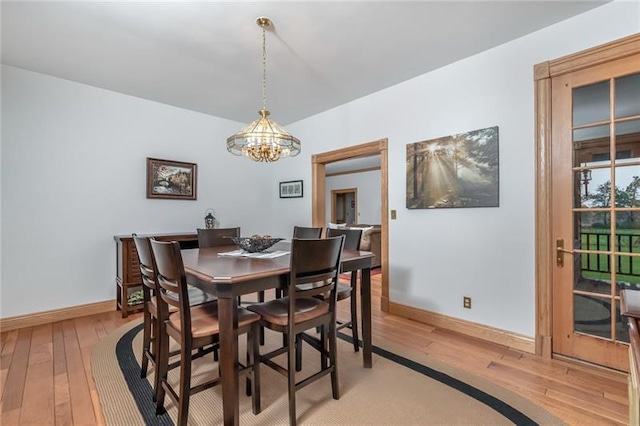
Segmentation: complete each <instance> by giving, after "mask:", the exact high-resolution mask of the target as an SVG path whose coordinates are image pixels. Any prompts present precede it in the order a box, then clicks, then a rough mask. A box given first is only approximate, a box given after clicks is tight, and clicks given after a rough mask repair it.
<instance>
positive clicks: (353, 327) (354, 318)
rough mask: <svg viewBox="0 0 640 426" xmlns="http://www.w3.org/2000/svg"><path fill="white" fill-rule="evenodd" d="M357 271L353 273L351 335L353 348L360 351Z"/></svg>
mask: <svg viewBox="0 0 640 426" xmlns="http://www.w3.org/2000/svg"><path fill="white" fill-rule="evenodd" d="M357 274H358V273H357V272H352V273H351V335H352V337H353V350H354V351H356V352H358V351H359V350H360V343H359V341H358V303H357V302H358V298H357V295H358V294H357V292H356V288H357V285H356V283H357V280H358V276H357Z"/></svg>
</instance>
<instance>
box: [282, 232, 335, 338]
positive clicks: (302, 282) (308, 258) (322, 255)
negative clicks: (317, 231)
mask: <svg viewBox="0 0 640 426" xmlns="http://www.w3.org/2000/svg"><path fill="white" fill-rule="evenodd" d="M344 240H345V237H344V236H342V235H341V236H338V237H331V238H317V239H306V238H294V239H293V240H292V241H291V272H290V278H289V292H288V294H289V302H290V309H289V316H290V318H289V325H290V326H293V325H294V320H293V316H294V313H295V311H296V309H295V304H296V300H297V299H299V298H304V297H312V296H315V295H320V294H329V295H330V297H329V300H328V302H329V304H330V308H329V311H334V310H335V303H336V301H337V298H336V286H337V283H338V274H339V271H340V258H341V256H342V249H343V246H344ZM325 300H326V299H325Z"/></svg>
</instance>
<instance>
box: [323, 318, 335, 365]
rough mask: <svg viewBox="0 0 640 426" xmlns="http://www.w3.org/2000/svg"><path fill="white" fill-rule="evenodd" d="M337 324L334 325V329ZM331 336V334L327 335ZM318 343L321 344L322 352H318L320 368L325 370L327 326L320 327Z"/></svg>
mask: <svg viewBox="0 0 640 426" xmlns="http://www.w3.org/2000/svg"><path fill="white" fill-rule="evenodd" d="M335 326H337V324H334V327H335ZM329 336H331V334H329ZM320 342H321V343H322V351H320V368H321V369H323V370H324V369H325V368H327V355H326V354H327V326H326V325H323V326H321V327H320Z"/></svg>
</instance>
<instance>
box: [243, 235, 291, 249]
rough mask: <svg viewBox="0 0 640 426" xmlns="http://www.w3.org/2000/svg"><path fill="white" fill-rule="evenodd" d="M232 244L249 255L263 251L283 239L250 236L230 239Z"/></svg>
mask: <svg viewBox="0 0 640 426" xmlns="http://www.w3.org/2000/svg"><path fill="white" fill-rule="evenodd" d="M231 240H233V243H234V244H235V245H237V246H238V247H240V248H241V249H242V250H244V251H248V252H249V253H258V252H261V251H265V250H266V249H268V248H269V247H271V246H272V245H274V244H275V243H277V242H278V241H282V240H284V238H271V237H270V236H269V235H252V236H251V237H231Z"/></svg>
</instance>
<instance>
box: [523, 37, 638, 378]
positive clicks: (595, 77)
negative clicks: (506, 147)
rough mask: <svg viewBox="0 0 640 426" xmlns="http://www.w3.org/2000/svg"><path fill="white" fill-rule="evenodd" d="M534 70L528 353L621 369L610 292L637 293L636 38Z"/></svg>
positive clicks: (621, 324) (621, 339)
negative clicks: (532, 333) (532, 338)
mask: <svg viewBox="0 0 640 426" xmlns="http://www.w3.org/2000/svg"><path fill="white" fill-rule="evenodd" d="M620 46H625V47H626V49H625V50H624V51H623V50H621V49H620ZM629 46H631V48H632V49H631V51H630V50H629V49H628V48H629ZM560 63H561V64H562V66H561V67H554V65H556V64H560ZM535 72H536V76H537V77H541V78H538V79H537V81H536V104H537V108H536V110H537V112H538V114H537V123H536V124H537V142H538V165H537V172H538V173H537V188H538V192H537V197H536V203H537V209H536V210H537V212H536V227H537V229H536V234H537V235H536V245H537V250H536V253H537V256H538V257H537V259H536V266H537V271H536V272H537V276H536V283H537V311H538V322H537V336H536V343H537V346H536V348H537V352H539V353H540V354H542V355H548V356H554V357H568V358H572V359H577V360H581V361H586V362H589V363H594V364H598V365H602V366H606V367H610V368H615V369H618V370H623V371H627V370H628V366H629V364H628V346H627V342H628V341H629V337H628V332H627V329H626V320H624V319H623V318H622V317H621V316H620V309H619V303H620V302H619V291H620V290H621V289H624V288H638V289H640V104H639V103H638V101H637V99H640V36H632V37H628V38H626V39H623V40H620V41H618V42H614V43H610V44H608V45H605V46H600V47H598V48H594V49H590V50H588V51H585V52H581V53H578V54H576V55H572V56H570V57H568V58H561V59H558V60H556V61H550V62H547V63H544V64H539V65H537V66H536V69H535ZM543 161H544V164H543ZM551 176H553V180H551Z"/></svg>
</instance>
